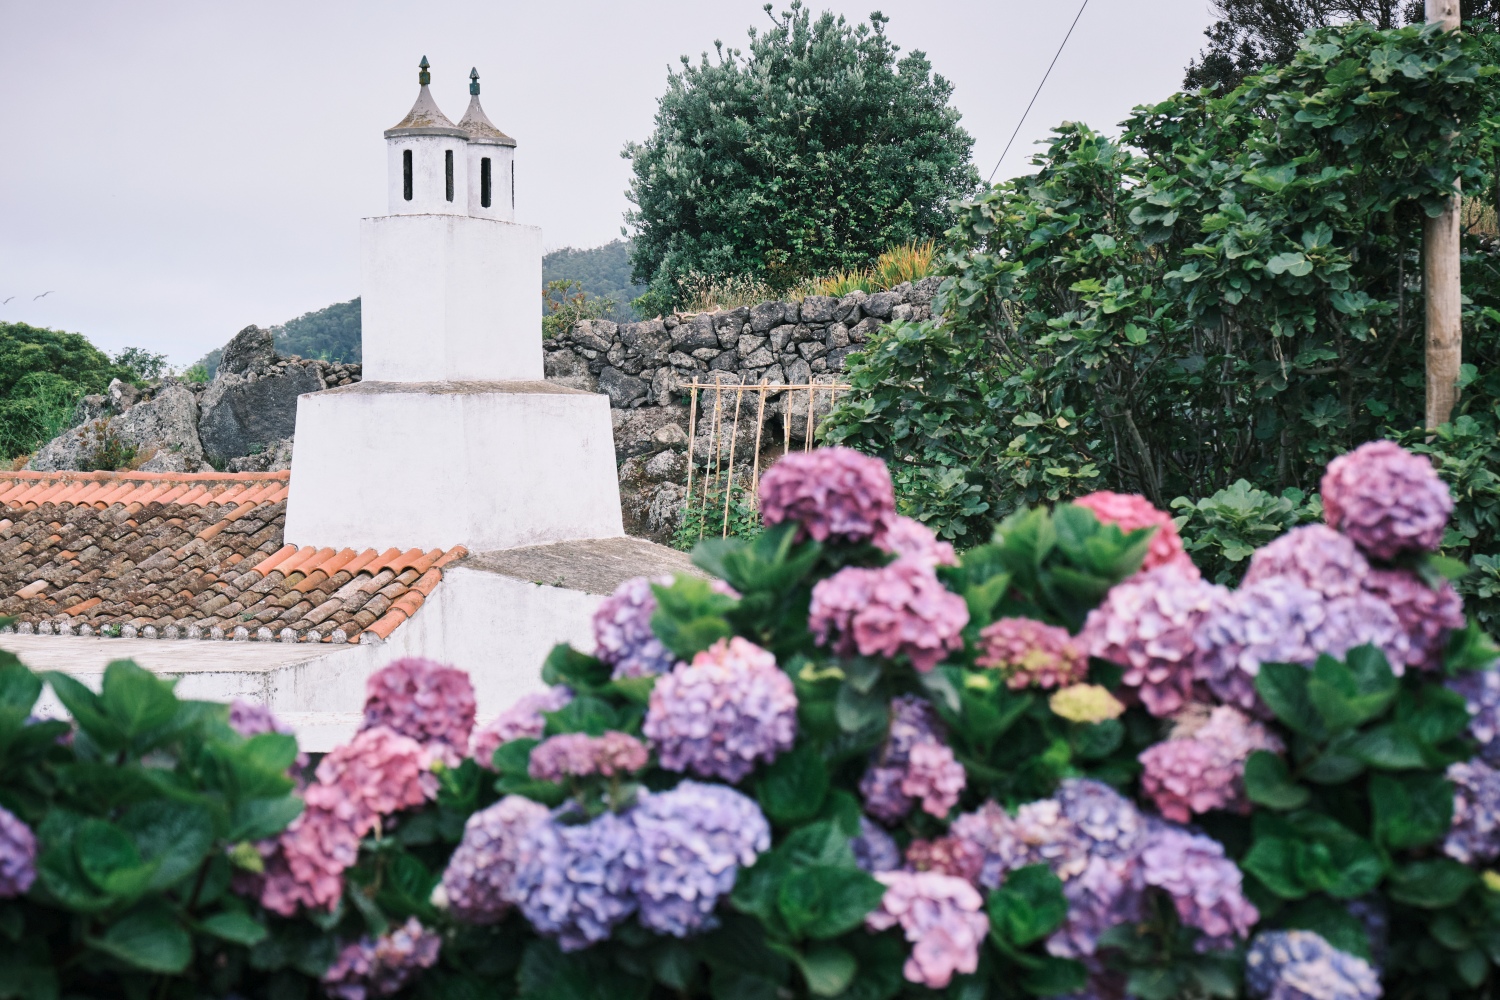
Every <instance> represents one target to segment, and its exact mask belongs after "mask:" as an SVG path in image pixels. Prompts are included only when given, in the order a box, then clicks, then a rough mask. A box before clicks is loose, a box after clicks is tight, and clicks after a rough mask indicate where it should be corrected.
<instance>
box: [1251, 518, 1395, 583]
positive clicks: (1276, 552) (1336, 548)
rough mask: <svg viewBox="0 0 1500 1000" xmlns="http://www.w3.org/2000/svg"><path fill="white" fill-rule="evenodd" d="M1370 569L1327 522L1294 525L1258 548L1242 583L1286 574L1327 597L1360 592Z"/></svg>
mask: <svg viewBox="0 0 1500 1000" xmlns="http://www.w3.org/2000/svg"><path fill="white" fill-rule="evenodd" d="M1369 572H1370V564H1369V562H1368V561H1367V560H1366V559H1365V557H1364V555H1363V554H1362V553H1361V552H1360V551H1359V548H1358V547H1357V546H1356V545H1355V544H1354V543H1353V542H1352V541H1350V540H1349V537H1348V536H1347V535H1341V534H1339V533H1338V532H1337V531H1334V530H1333V529H1332V528H1330V527H1328V525H1326V524H1304V525H1303V526H1302V527H1300V528H1293V529H1292V530H1291V531H1288V532H1287V533H1286V534H1284V535H1282V536H1281V537H1280V538H1277V539H1275V540H1273V541H1271V542H1268V543H1267V544H1265V545H1263V546H1261V547H1260V548H1259V549H1256V550H1255V554H1254V555H1252V556H1251V557H1250V568H1249V569H1247V570H1246V571H1245V579H1244V580H1243V581H1242V585H1248V584H1252V583H1258V582H1259V581H1261V580H1264V579H1266V578H1267V577H1272V576H1285V577H1290V578H1292V579H1293V580H1296V581H1297V582H1298V583H1300V584H1302V586H1304V587H1306V588H1307V589H1309V590H1315V591H1317V592H1318V593H1319V594H1321V595H1323V596H1324V597H1330V598H1332V597H1350V596H1352V595H1354V594H1358V593H1359V592H1360V589H1361V588H1362V587H1363V585H1364V582H1365V576H1366V575H1367V574H1368V573H1369Z"/></svg>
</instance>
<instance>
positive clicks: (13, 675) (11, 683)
mask: <svg viewBox="0 0 1500 1000" xmlns="http://www.w3.org/2000/svg"><path fill="white" fill-rule="evenodd" d="M41 694H42V679H41V678H40V677H38V676H37V675H36V674H34V673H32V672H31V671H30V670H27V669H26V668H25V667H23V666H21V661H19V660H17V659H16V658H15V656H14V654H12V653H9V652H6V651H4V650H0V706H4V707H6V708H15V709H20V710H21V711H22V712H23V713H26V712H30V711H31V709H32V707H33V706H35V705H36V700H37V699H38V698H39V697H41Z"/></svg>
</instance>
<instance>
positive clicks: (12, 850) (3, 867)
mask: <svg viewBox="0 0 1500 1000" xmlns="http://www.w3.org/2000/svg"><path fill="white" fill-rule="evenodd" d="M35 881H36V834H34V833H32V832H31V827H29V826H27V825H26V824H25V823H24V822H22V821H21V818H20V817H19V816H17V815H16V814H15V813H13V812H11V811H10V810H9V809H6V808H5V807H4V806H0V899H9V898H11V897H13V896H21V895H24V894H25V893H26V891H27V890H28V889H30V888H31V883H33V882H35Z"/></svg>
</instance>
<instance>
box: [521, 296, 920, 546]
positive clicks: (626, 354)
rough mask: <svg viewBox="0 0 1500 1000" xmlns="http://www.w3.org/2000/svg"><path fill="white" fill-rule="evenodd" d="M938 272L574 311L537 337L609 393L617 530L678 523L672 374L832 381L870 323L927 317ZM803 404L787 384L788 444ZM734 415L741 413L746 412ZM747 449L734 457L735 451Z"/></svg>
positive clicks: (770, 441) (682, 455) (659, 533)
mask: <svg viewBox="0 0 1500 1000" xmlns="http://www.w3.org/2000/svg"><path fill="white" fill-rule="evenodd" d="M941 280H942V279H940V278H935V277H933V278H924V279H922V280H921V281H918V282H914V283H905V284H901V285H897V286H896V287H895V288H892V289H891V290H890V291H886V292H876V293H874V294H873V295H869V294H866V293H864V292H852V293H850V294H849V295H846V296H844V297H843V298H841V299H834V298H830V297H827V296H808V297H807V298H805V299H802V300H801V301H798V302H762V303H760V304H758V305H755V306H741V307H738V308H735V309H723V310H719V311H717V312H711V313H696V314H674V315H672V316H666V317H662V318H660V319H653V320H646V321H643V322H639V323H614V322H611V321H609V320H593V321H585V322H581V323H577V324H575V325H574V326H573V328H572V329H571V330H569V331H567V332H565V333H563V334H560V335H559V336H557V337H555V338H553V339H551V340H547V341H544V342H543V348H544V350H545V354H544V359H545V365H546V373H547V377H548V378H549V379H552V380H555V381H558V382H562V383H565V384H567V385H570V386H573V387H574V388H578V389H584V390H587V391H589V392H602V393H607V394H608V395H609V401H610V406H611V408H612V412H613V415H614V433H615V457H616V460H617V461H618V462H619V463H620V503H621V506H622V508H623V513H624V517H625V530H626V531H628V532H630V533H631V534H633V535H640V536H643V537H647V538H651V539H653V540H655V541H659V542H665V541H668V540H670V538H671V536H672V534H673V532H674V531H675V530H676V528H677V525H678V524H679V519H680V516H681V513H680V512H681V509H682V501H683V496H684V490H683V482H684V480H685V479H686V477H687V462H688V456H687V454H686V452H687V445H688V432H689V427H688V407H687V405H686V403H687V394H686V392H685V391H683V390H682V389H681V386H682V385H683V384H685V383H688V382H692V381H698V382H723V383H725V384H730V385H738V384H745V385H758V384H760V383H761V382H762V381H764V382H765V383H766V384H768V385H805V384H807V383H809V382H816V383H820V384H822V383H829V382H836V381H838V380H839V378H840V375H841V374H842V373H843V371H844V370H845V366H846V362H845V358H846V357H847V355H848V354H849V353H850V352H851V351H853V350H856V349H858V347H859V346H860V345H862V344H864V343H866V342H867V341H868V340H869V338H870V336H871V334H873V333H874V332H875V331H876V330H878V329H879V328H880V327H881V326H882V325H884V324H885V323H887V322H890V321H893V320H922V319H927V318H928V317H929V316H930V315H931V312H932V308H931V303H932V297H933V295H934V294H935V293H936V292H937V288H938V285H939V284H940V283H941ZM786 395H787V394H785V393H780V394H773V395H771V396H770V397H769V398H768V400H767V405H766V434H765V437H764V440H763V449H762V463H763V464H765V463H766V462H769V461H771V460H773V459H774V458H775V456H776V455H777V454H779V453H780V452H781V451H782V450H783V449H784V448H785V447H786V442H784V441H782V440H781V438H782V429H783V426H784V424H783V419H782V407H783V406H784V405H786V401H785V396H786ZM757 402H758V401H757ZM806 402H807V397H806V396H805V395H802V394H798V398H797V399H796V401H795V402H794V404H793V407H792V420H791V438H792V441H793V443H800V442H801V441H802V439H803V435H804V434H805V433H806V426H807V418H806V413H805V410H803V411H800V412H799V407H805V406H806ZM818 403H819V405H818V407H817V411H816V413H815V418H816V417H817V416H820V415H821V414H822V413H826V412H827V410H828V403H827V401H826V400H825V399H819V401H818ZM747 405H748V401H747ZM746 416H747V417H749V418H750V419H751V420H752V421H753V419H754V416H755V413H754V411H753V410H752V411H749V412H748V413H746ZM704 417H705V418H706V417H707V412H706V411H705V413H704ZM705 433H706V428H704V427H700V428H699V435H698V440H697V442H696V444H695V446H694V456H693V457H694V458H695V459H696V461H697V462H698V463H699V464H700V465H702V464H704V463H705V462H706V461H707V460H708V459H709V457H710V451H709V449H708V447H707V444H708V442H707V441H706V439H704V437H703V435H704V434H705ZM748 440H753V438H748ZM744 450H745V449H743V448H742V449H741V451H744ZM750 450H753V449H750ZM726 454H727V449H726ZM748 457H749V456H748V455H746V454H740V455H738V456H737V458H738V460H740V461H744V460H745V459H747V458H748Z"/></svg>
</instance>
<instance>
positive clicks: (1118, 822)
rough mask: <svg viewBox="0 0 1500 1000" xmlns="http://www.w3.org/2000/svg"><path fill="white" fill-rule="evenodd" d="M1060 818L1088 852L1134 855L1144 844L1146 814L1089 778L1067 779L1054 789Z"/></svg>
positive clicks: (1123, 856) (1105, 855) (1106, 854)
mask: <svg viewBox="0 0 1500 1000" xmlns="http://www.w3.org/2000/svg"><path fill="white" fill-rule="evenodd" d="M1057 802H1058V805H1060V806H1061V807H1062V815H1063V818H1064V819H1066V820H1068V822H1070V823H1072V824H1073V829H1074V830H1075V831H1077V833H1078V834H1079V835H1080V836H1081V837H1083V839H1084V840H1086V841H1087V842H1088V845H1089V847H1088V853H1089V854H1091V855H1095V856H1098V857H1101V858H1107V859H1110V860H1113V859H1116V858H1133V857H1135V855H1136V854H1137V853H1138V852H1139V851H1140V849H1141V846H1142V845H1143V844H1144V843H1145V839H1146V833H1147V826H1146V817H1144V816H1142V815H1141V811H1140V810H1139V809H1137V808H1136V807H1135V803H1133V802H1131V801H1130V800H1129V799H1127V798H1125V796H1123V795H1121V794H1120V793H1119V792H1117V791H1115V790H1114V789H1113V788H1110V787H1109V786H1108V785H1106V784H1105V783H1104V782H1102V781H1095V780H1094V779H1092V778H1067V779H1065V780H1064V781H1063V782H1062V783H1061V784H1060V785H1059V786H1058V789H1057Z"/></svg>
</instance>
